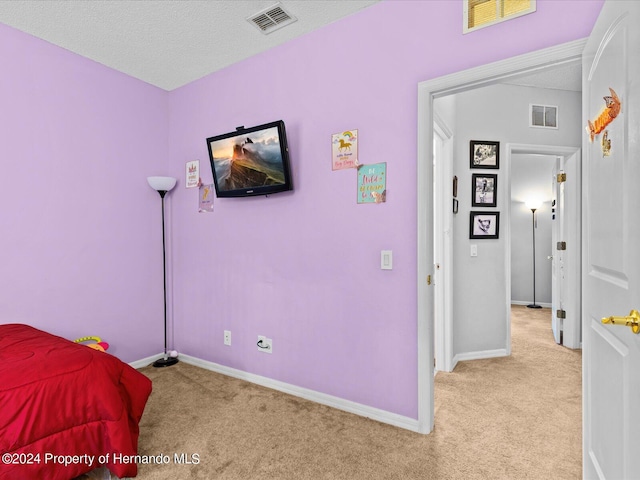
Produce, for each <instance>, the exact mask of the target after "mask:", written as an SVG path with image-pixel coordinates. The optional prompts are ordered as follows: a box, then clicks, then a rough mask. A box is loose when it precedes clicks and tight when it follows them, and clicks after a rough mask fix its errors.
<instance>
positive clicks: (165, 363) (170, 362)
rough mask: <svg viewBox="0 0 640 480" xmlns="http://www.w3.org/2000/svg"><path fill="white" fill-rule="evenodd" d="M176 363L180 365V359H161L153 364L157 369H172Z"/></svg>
mask: <svg viewBox="0 0 640 480" xmlns="http://www.w3.org/2000/svg"><path fill="white" fill-rule="evenodd" d="M176 363H178V359H177V358H175V357H168V358H159V359H158V360H156V361H155V362H153V366H154V367H156V368H160V367H170V366H171V365H175V364H176Z"/></svg>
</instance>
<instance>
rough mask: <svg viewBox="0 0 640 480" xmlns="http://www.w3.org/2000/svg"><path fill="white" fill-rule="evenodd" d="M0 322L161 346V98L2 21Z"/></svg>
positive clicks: (145, 349)
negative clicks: (155, 182)
mask: <svg viewBox="0 0 640 480" xmlns="http://www.w3.org/2000/svg"><path fill="white" fill-rule="evenodd" d="M0 64H2V73H1V74H0V105H1V108H0V112H1V113H0V132H1V138H2V140H1V141H0V178H1V179H2V188H0V255H1V259H2V261H1V263H2V266H1V267H0V323H14V322H19V323H27V324H30V325H33V326H35V327H38V328H41V329H44V330H47V331H50V332H52V333H54V334H57V335H60V336H63V337H65V338H69V339H74V338H78V337H81V336H86V335H99V336H101V337H102V338H103V339H104V340H105V341H107V342H109V343H110V344H111V348H110V350H109V352H111V353H113V354H115V355H117V356H119V357H120V358H122V359H123V360H125V361H133V360H137V359H140V358H144V357H147V356H149V355H152V354H155V353H157V352H158V351H159V350H161V346H162V330H161V328H159V327H160V326H161V324H162V263H161V259H162V256H161V255H162V243H161V236H160V232H161V230H160V228H161V227H160V225H161V224H160V197H159V196H158V194H157V193H155V192H154V191H153V190H151V188H150V187H149V186H148V185H147V182H146V177H147V176H148V175H153V174H162V172H164V171H166V169H167V166H168V162H167V160H168V158H169V157H168V154H167V145H168V143H167V128H168V111H167V101H168V99H167V95H168V94H167V92H164V91H162V90H160V89H157V88H155V87H151V86H149V85H147V84H145V83H142V82H140V81H138V80H135V79H133V78H130V77H128V76H126V75H123V74H121V73H118V72H115V71H113V70H111V69H109V68H106V67H104V66H102V65H100V64H97V63H95V62H92V61H90V60H87V59H85V58H82V57H79V56H77V55H74V54H71V53H70V52H68V51H66V50H63V49H61V48H58V47H55V46H53V45H51V44H49V43H46V42H43V41H41V40H38V39H35V38H33V37H31V36H29V35H26V34H24V33H22V32H19V31H17V30H14V29H12V28H9V27H7V26H4V25H0Z"/></svg>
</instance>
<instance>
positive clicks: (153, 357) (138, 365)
mask: <svg viewBox="0 0 640 480" xmlns="http://www.w3.org/2000/svg"><path fill="white" fill-rule="evenodd" d="M162 357H164V353H158V354H156V355H151V356H150V357H147V358H143V359H141V360H136V361H135V362H131V363H129V365H130V366H132V367H133V368H135V369H138V368H142V367H146V366H147V365H151V364H152V363H153V362H155V361H156V360H158V359H159V358H162Z"/></svg>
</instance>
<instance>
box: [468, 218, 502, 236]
mask: <svg viewBox="0 0 640 480" xmlns="http://www.w3.org/2000/svg"><path fill="white" fill-rule="evenodd" d="M469 218H470V221H469V238H486V239H490V238H498V233H499V230H500V212H471V213H470V215H469Z"/></svg>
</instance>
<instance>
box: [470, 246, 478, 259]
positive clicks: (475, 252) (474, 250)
mask: <svg viewBox="0 0 640 480" xmlns="http://www.w3.org/2000/svg"><path fill="white" fill-rule="evenodd" d="M471 256H472V257H477V256H478V245H471Z"/></svg>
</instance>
